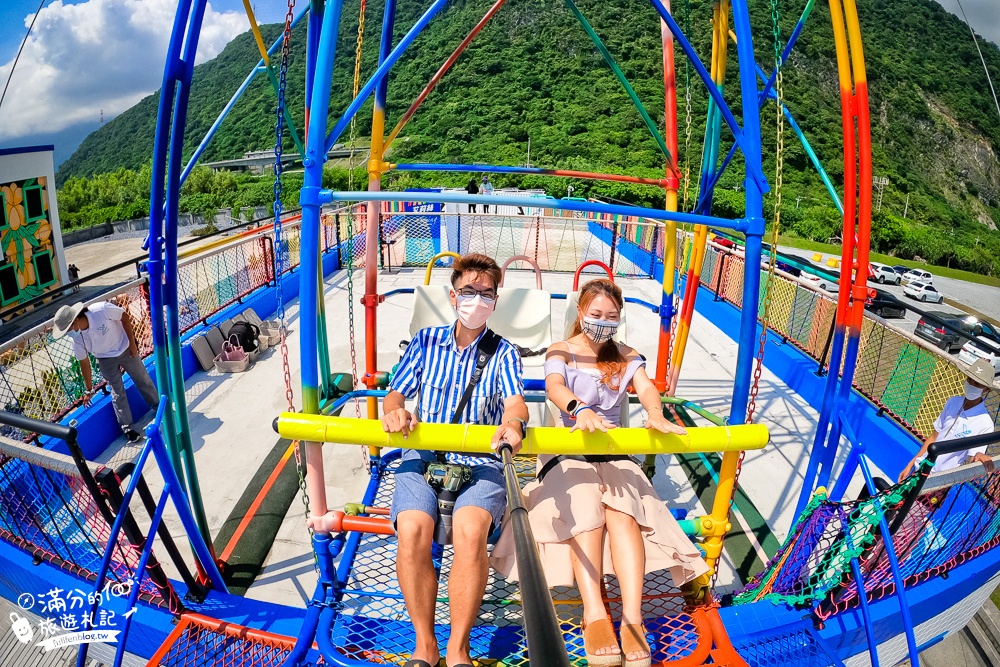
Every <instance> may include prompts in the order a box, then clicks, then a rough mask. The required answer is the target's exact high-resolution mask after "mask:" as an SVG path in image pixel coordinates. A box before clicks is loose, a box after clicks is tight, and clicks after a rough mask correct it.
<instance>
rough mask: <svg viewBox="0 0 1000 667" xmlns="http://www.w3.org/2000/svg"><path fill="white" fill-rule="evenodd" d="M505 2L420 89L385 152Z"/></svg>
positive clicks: (499, 4)
mask: <svg viewBox="0 0 1000 667" xmlns="http://www.w3.org/2000/svg"><path fill="white" fill-rule="evenodd" d="M505 2H507V0H497V1H496V2H495V3H494V4H493V6H492V7H490V9H489V11H487V12H486V15H485V16H483V18H481V19H480V20H479V23H477V24H476V26H475V27H474V28H473V29H472V32H470V33H469V34H468V36H467V37H466V38H465V39H463V40H462V42H461V44H459V45H458V46H457V47H456V48H455V50H454V51H453V52H452V54H451V55H450V56H448V59H447V60H445V61H444V64H443V65H441V67H440V68H439V69H438V71H437V72H435V73H434V76H432V77H431V80H430V81H429V82H428V83H427V85H426V86H424V89H423V90H422V91H420V94H419V95H417V99H415V100H413V104H411V105H410V108H408V109H407V110H406V112H405V113H404V114H403V117H402V118H400V119H399V122H398V123H396V127H394V128H392V132H390V133H389V136H388V137H387V138H386V140H385V145H384V146H383V150H382V152H383V154H384V153H385V152H387V151H388V150H389V146H390V145H392V142H393V140H394V139H395V138H396V135H398V134H399V132H400V130H402V129H403V126H404V125H406V123H407V122H408V121H409V120H410V118H412V117H413V114H415V113H416V112H417V109H418V108H420V105H421V104H423V102H424V100H425V99H427V96H428V95H430V94H431V91H432V90H434V87H435V86H437V85H438V82H439V81H441V77H443V76H444V75H445V74H446V73H447V72H448V70H449V69H451V66H452V65H454V64H455V61H456V60H458V57H459V56H461V55H462V52H463V51H465V47H467V46H468V45H469V44H470V43H471V42H472V40H473V39H475V37H476V35H478V34H479V31H480V30H482V29H483V27H484V26H485V25H486V24H487V23H489V20H490V19H491V18H493V15H494V14H496V13H497V12H498V11H499V10H500V8H501V7H503V4H504V3H505Z"/></svg>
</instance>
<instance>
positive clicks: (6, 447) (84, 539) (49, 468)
mask: <svg viewBox="0 0 1000 667" xmlns="http://www.w3.org/2000/svg"><path fill="white" fill-rule="evenodd" d="M0 424H4V425H5V426H7V427H8V428H15V429H18V430H19V431H31V432H36V433H41V434H43V435H47V436H49V437H53V438H59V439H61V440H63V441H64V442H65V443H66V445H67V447H68V448H69V451H70V453H71V456H66V455H64V454H59V453H57V452H51V451H48V450H44V449H39V448H37V447H31V446H28V445H25V444H22V443H18V442H14V441H13V440H11V439H9V438H7V437H3V436H0V490H2V493H0V539H3V540H5V541H6V542H8V543H10V544H12V545H14V546H16V547H18V548H21V549H24V550H25V551H27V552H28V553H30V554H32V556H34V557H35V558H36V559H38V560H39V561H46V562H48V563H51V564H52V565H54V566H55V567H57V568H60V569H64V570H67V571H69V572H72V573H73V574H75V575H77V576H79V577H82V578H84V579H86V580H88V581H97V580H98V579H101V578H108V579H110V581H111V582H112V583H114V584H117V585H126V582H131V584H128V585H130V586H134V593H135V594H136V595H137V596H138V595H141V596H142V597H143V599H144V600H146V601H147V602H150V603H152V604H157V605H160V606H163V607H165V608H167V609H169V610H170V611H171V612H173V613H180V611H181V610H182V609H183V606H182V604H181V601H180V599H179V598H178V596H177V593H176V592H175V591H174V588H173V585H172V584H171V582H170V580H169V579H168V578H167V576H166V574H165V573H164V571H163V569H162V567H161V566H160V564H159V562H158V561H157V560H156V558H155V557H154V556H153V555H152V553H148V554H147V555H146V556H145V558H143V557H142V554H141V552H142V551H143V549H144V548H145V549H146V551H147V552H148V551H149V549H150V548H151V545H152V540H147V539H146V535H145V534H144V533H143V532H142V530H141V529H140V528H139V526H138V523H137V522H136V520H135V517H134V516H133V514H132V512H131V511H130V510H129V509H128V507H127V506H126V507H122V506H116V505H114V504H113V503H112V501H111V499H110V498H109V497H108V496H107V495H106V494H105V493H104V491H102V488H101V483H100V479H99V478H100V477H101V475H102V474H103V473H105V472H110V471H105V469H104V467H103V466H99V465H97V464H91V463H89V462H87V461H86V459H85V458H84V456H83V453H82V452H81V450H80V448H79V446H78V445H77V444H76V429H75V428H71V427H67V426H63V425H61V424H50V423H48V422H43V421H38V420H34V419H31V418H29V417H25V416H24V415H19V414H11V413H9V412H4V411H0ZM116 517H117V519H116ZM116 521H117V522H118V523H119V524H120V525H121V526H122V527H123V528H124V530H122V531H120V532H119V531H114V530H112V526H113V524H115V522H116ZM161 537H163V538H165V539H164V545H167V544H169V547H167V548H168V550H169V551H170V552H171V555H172V556H174V555H176V556H178V557H179V552H178V551H177V550H176V546H175V545H174V543H173V541H172V540H171V539H170V535H169V534H168V533H167V532H166V529H165V528H164V530H163V531H161ZM102 562H103V563H104V565H103V570H102ZM176 564H177V565H178V569H179V571H180V572H181V573H182V574H184V575H186V576H185V577H184V578H185V580H186V581H188V582H189V584H194V585H195V588H192V592H193V593H195V594H197V591H198V590H199V589H198V588H197V584H196V583H195V580H194V578H193V577H192V576H191V574H190V571H188V570H187V568H186V566H185V565H184V562H183V560H178V561H177V563H176ZM102 571H103V574H102ZM25 592H28V591H25Z"/></svg>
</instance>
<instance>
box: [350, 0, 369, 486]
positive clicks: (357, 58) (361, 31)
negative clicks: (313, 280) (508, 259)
mask: <svg viewBox="0 0 1000 667" xmlns="http://www.w3.org/2000/svg"><path fill="white" fill-rule="evenodd" d="M367 7H368V3H367V0H361V8H360V10H359V13H358V38H357V41H356V43H355V47H354V93H353V95H352V97H357V96H358V91H359V90H360V89H361V54H362V49H363V47H364V43H365V10H366V9H367ZM356 117H357V116H355V117H354V118H351V143H350V154H349V157H348V158H347V183H348V186H347V187H348V189H349V190H351V191H353V190H354V148H355V143H356V141H357V133H356V131H355V120H356ZM370 205H371V204H369V206H370ZM347 238H348V239H350V240H349V241H348V252H347V328H348V332H349V336H348V338H349V341H350V346H351V382H352V385H351V387H352V389H357V387H358V352H357V344H356V342H355V335H354V207H353V206H352V207H351V210H350V211H349V212H348V214H347ZM354 416H355V417H357V418H358V419H360V418H361V402H360V401H359V400H358V399H354ZM361 458H362V459H363V460H364V466H365V471H366V472H368V473H369V474H370V473H371V456H369V455H368V448H367V447H362V448H361Z"/></svg>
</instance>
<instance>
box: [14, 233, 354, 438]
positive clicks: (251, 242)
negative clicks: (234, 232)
mask: <svg viewBox="0 0 1000 667" xmlns="http://www.w3.org/2000/svg"><path fill="white" fill-rule="evenodd" d="M299 229H300V223H299V221H298V219H297V218H295V219H293V221H291V222H286V223H285V224H284V233H283V236H282V247H281V248H280V252H282V253H283V254H284V260H285V262H284V266H285V267H286V271H287V272H291V271H294V270H295V268H296V267H298V265H299V247H300V244H299ZM199 240H203V239H199ZM338 241H339V240H338V237H337V230H336V227H335V225H334V217H333V216H332V215H330V214H327V215H325V216H324V224H323V243H322V249H323V251H324V252H329V251H331V250H333V249H335V248H336V247H338ZM216 243H217V244H218V245H217V246H216V247H213V248H210V249H208V250H206V251H204V252H200V253H198V254H196V255H194V256H192V257H190V258H188V259H186V260H182V261H181V262H180V263H179V265H178V281H177V283H178V292H179V295H178V302H179V312H180V330H181V332H186V331H189V330H191V329H193V328H194V327H195V326H196V325H198V324H199V323H205V322H207V321H208V320H209V319H210V318H211V317H212V316H213V315H215V314H216V313H218V312H219V311H220V310H223V309H224V308H226V307H228V306H230V305H232V304H234V303H237V302H241V301H242V299H244V298H245V297H247V296H249V295H250V294H252V293H253V292H255V291H256V290H258V289H260V288H262V287H266V286H268V285H272V284H274V280H275V275H274V271H275V261H274V260H275V252H276V249H275V247H274V234H273V230H272V228H270V227H262V228H260V229H259V230H258V231H257V232H256V233H254V232H250V233H244V234H242V235H240V236H237V237H233V238H227V239H220V240H219V241H217V242H216ZM137 261H138V260H136V259H133V260H129V261H127V262H124V263H121V264H118V265H115V267H112V268H111V269H108V270H106V271H110V270H114V269H117V268H121V267H123V266H129V265H131V264H135V263H137ZM106 271H105V272H106ZM99 273H100V272H99ZM95 275H96V274H95ZM81 282H82V281H81ZM66 287H67V288H68V287H70V286H66ZM47 296H49V295H47ZM100 301H111V302H113V303H115V304H116V305H118V306H120V307H121V308H123V309H124V310H125V311H126V312H128V314H129V316H130V319H131V321H132V325H133V327H134V334H135V340H136V343H137V345H138V348H139V354H140V355H141V356H142V357H147V356H149V355H150V354H152V352H153V340H152V329H151V323H150V316H149V315H150V314H149V283H148V278H147V277H145V276H142V277H140V278H139V279H137V280H134V281H132V282H130V283H127V284H126V285H123V286H121V287H117V288H114V289H112V290H111V291H108V292H105V293H103V294H101V295H100V296H97V297H94V298H92V299H90V300H89V301H87V302H85V303H86V304H87V305H89V304H91V303H97V302H100ZM52 325H53V323H52V320H48V321H46V322H43V323H42V324H39V325H38V326H36V327H33V328H32V329H30V330H28V331H26V332H24V333H23V334H20V335H19V336H17V337H16V338H13V339H11V340H9V341H7V342H5V343H3V344H2V345H0V409H3V410H6V411H8V412H12V413H16V414H21V415H25V416H27V417H31V418H33V419H38V420H42V421H47V422H53V421H57V420H59V419H61V418H62V417H63V416H65V415H66V414H67V413H69V412H70V411H71V410H73V409H74V408H76V407H78V406H79V405H81V403H82V400H83V395H84V383H83V374H82V372H81V370H80V364H79V362H78V361H77V359H76V356H75V354H74V352H73V343H72V340H71V339H70V338H69V337H64V338H61V339H59V340H55V339H54V338H53V337H52ZM91 366H92V368H93V369H94V371H93V372H94V387H95V388H97V389H104V390H105V391H106V388H105V382H104V379H103V377H101V375H100V371H99V370H98V366H97V364H96V363H95V362H93V361H92V362H91ZM0 434H5V435H8V436H12V437H15V438H19V439H30V438H32V437H34V436H33V434H31V433H28V432H22V431H19V430H17V429H15V428H14V427H11V426H0Z"/></svg>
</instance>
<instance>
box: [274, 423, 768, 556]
mask: <svg viewBox="0 0 1000 667" xmlns="http://www.w3.org/2000/svg"><path fill="white" fill-rule="evenodd" d="M277 426H278V433H280V434H281V436H282V437H283V438H289V439H291V440H305V441H309V442H342V443H352V444H358V445H367V446H368V447H400V448H402V447H405V448H408V449H424V450H438V451H449V452H463V453H469V454H485V453H489V452H490V451H491V450H490V439H491V438H492V437H493V434H494V433H495V432H496V427H495V426H480V425H476V424H430V423H427V424H424V423H421V424H418V425H417V427H416V428H415V429H414V430H413V431H412V432H411V433H410V436H409V437H408V438H406V439H404V438H403V436H402V434H399V433H391V434H390V433H386V432H385V431H384V430H382V423H381V422H380V421H378V420H376V419H350V418H347V417H326V416H323V415H310V414H305V413H301V412H283V413H281V415H280V416H279V417H278V424H277ZM769 437H770V435H769V433H768V430H767V426H765V425H763V424H744V425H740V426H704V427H699V428H690V429H688V432H687V434H686V435H673V434H670V435H667V434H664V433H660V432H659V431H653V430H651V429H645V428H615V429H611V430H610V431H608V432H607V433H601V432H596V433H582V432H580V431H574V432H572V433H570V431H569V429H567V428H557V427H536V428H531V429H529V430H528V437H527V438H525V440H524V444H523V446H522V448H521V453H522V454H570V455H581V454H649V453H653V454H695V453H699V452H701V453H707V452H725V453H727V455H728V454H729V453H733V454H735V453H736V452H739V451H741V450H746V449H762V448H763V447H765V446H766V445H767V442H768V439H769ZM726 460H727V459H725V458H724V459H723V473H722V474H721V475H720V477H722V480H723V481H724V480H725V474H726V467H725V461H726ZM735 460H736V459H735V458H733V461H734V463H733V471H732V472H730V473H729V474H730V479H729V486H725V487H724V486H723V481H720V484H719V492H718V494H717V495H716V498H717V499H719V498H722V499H725V501H726V502H727V503H728V499H729V497H730V496H731V493H730V491H731V490H732V483H733V480H732V477H733V476H734V475H735ZM716 505H718V500H717V503H716ZM728 509H729V508H728V504H727V505H726V506H725V508H724V511H723V513H722V514H721V515H720V514H717V513H716V512H717V510H718V508H716V510H713V513H712V516H713V517H715V519H716V521H720V520H725V518H726V516H727V514H726V513H727V512H728ZM720 517H721V518H720ZM720 548H721V547H720Z"/></svg>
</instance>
